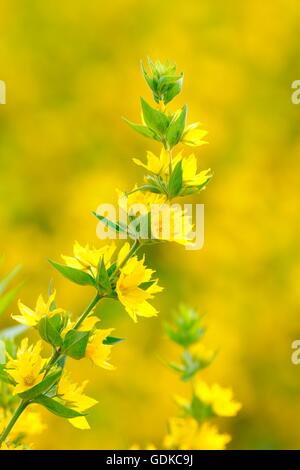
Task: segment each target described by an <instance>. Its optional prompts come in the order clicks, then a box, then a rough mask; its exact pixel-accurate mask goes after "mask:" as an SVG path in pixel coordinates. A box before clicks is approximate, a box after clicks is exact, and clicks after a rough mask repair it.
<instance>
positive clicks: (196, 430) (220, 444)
mask: <svg viewBox="0 0 300 470" xmlns="http://www.w3.org/2000/svg"><path fill="white" fill-rule="evenodd" d="M230 441H231V437H230V436H229V434H220V433H219V432H218V429H217V427H216V426H213V425H211V424H209V423H203V424H199V423H198V422H197V421H196V420H194V419H193V418H172V419H171V420H170V422H169V434H168V435H167V436H166V437H165V440H164V446H165V447H166V448H167V449H178V450H224V449H225V448H226V445H227V444H228V443H229V442H230Z"/></svg>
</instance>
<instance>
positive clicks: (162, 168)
mask: <svg viewBox="0 0 300 470" xmlns="http://www.w3.org/2000/svg"><path fill="white" fill-rule="evenodd" d="M133 161H134V163H135V164H136V165H138V166H142V167H143V168H146V170H148V171H149V172H150V173H154V174H155V175H161V176H165V175H166V174H167V173H168V171H169V162H170V157H169V154H168V152H167V151H166V150H165V148H164V147H163V148H162V149H161V152H160V154H159V156H158V157H157V156H156V155H155V154H154V153H152V152H149V151H148V152H147V163H143V162H142V161H141V160H139V159H138V158H133Z"/></svg>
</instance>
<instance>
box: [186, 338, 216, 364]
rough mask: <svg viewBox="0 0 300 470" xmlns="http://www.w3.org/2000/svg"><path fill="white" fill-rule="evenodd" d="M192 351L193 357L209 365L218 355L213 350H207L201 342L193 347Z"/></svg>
mask: <svg viewBox="0 0 300 470" xmlns="http://www.w3.org/2000/svg"><path fill="white" fill-rule="evenodd" d="M190 351H191V354H192V356H193V357H195V358H196V359H198V360H199V361H201V362H207V363H210V362H211V361H212V360H213V358H214V357H215V355H216V352H215V351H214V350H213V349H209V348H207V347H206V346H204V344H203V343H200V341H199V342H198V343H196V344H194V345H192V346H191V348H190Z"/></svg>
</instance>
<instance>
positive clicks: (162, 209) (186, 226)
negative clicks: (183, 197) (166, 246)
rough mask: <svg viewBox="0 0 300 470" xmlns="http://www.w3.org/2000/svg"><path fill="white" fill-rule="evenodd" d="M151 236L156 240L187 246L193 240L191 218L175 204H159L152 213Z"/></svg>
mask: <svg viewBox="0 0 300 470" xmlns="http://www.w3.org/2000/svg"><path fill="white" fill-rule="evenodd" d="M151 236H152V238H154V239H157V240H162V241H169V242H176V243H179V244H180V245H185V246H186V245H189V244H191V243H192V242H193V239H194V233H193V224H192V218H191V216H190V215H188V214H187V213H186V211H185V210H183V209H181V207H180V206H179V205H177V204H174V205H168V204H161V205H160V206H157V207H156V208H155V209H154V210H153V212H152V217H151Z"/></svg>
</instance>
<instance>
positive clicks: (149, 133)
mask: <svg viewBox="0 0 300 470" xmlns="http://www.w3.org/2000/svg"><path fill="white" fill-rule="evenodd" d="M123 119H124V121H125V122H127V124H128V125H129V126H130V127H131V128H132V129H133V130H134V131H136V132H138V133H139V134H141V135H143V136H144V137H148V138H149V139H154V140H159V136H158V135H157V134H156V133H155V132H154V131H153V130H152V129H149V128H148V127H147V126H143V125H142V124H135V123H134V122H132V121H129V120H128V119H126V118H123Z"/></svg>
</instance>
